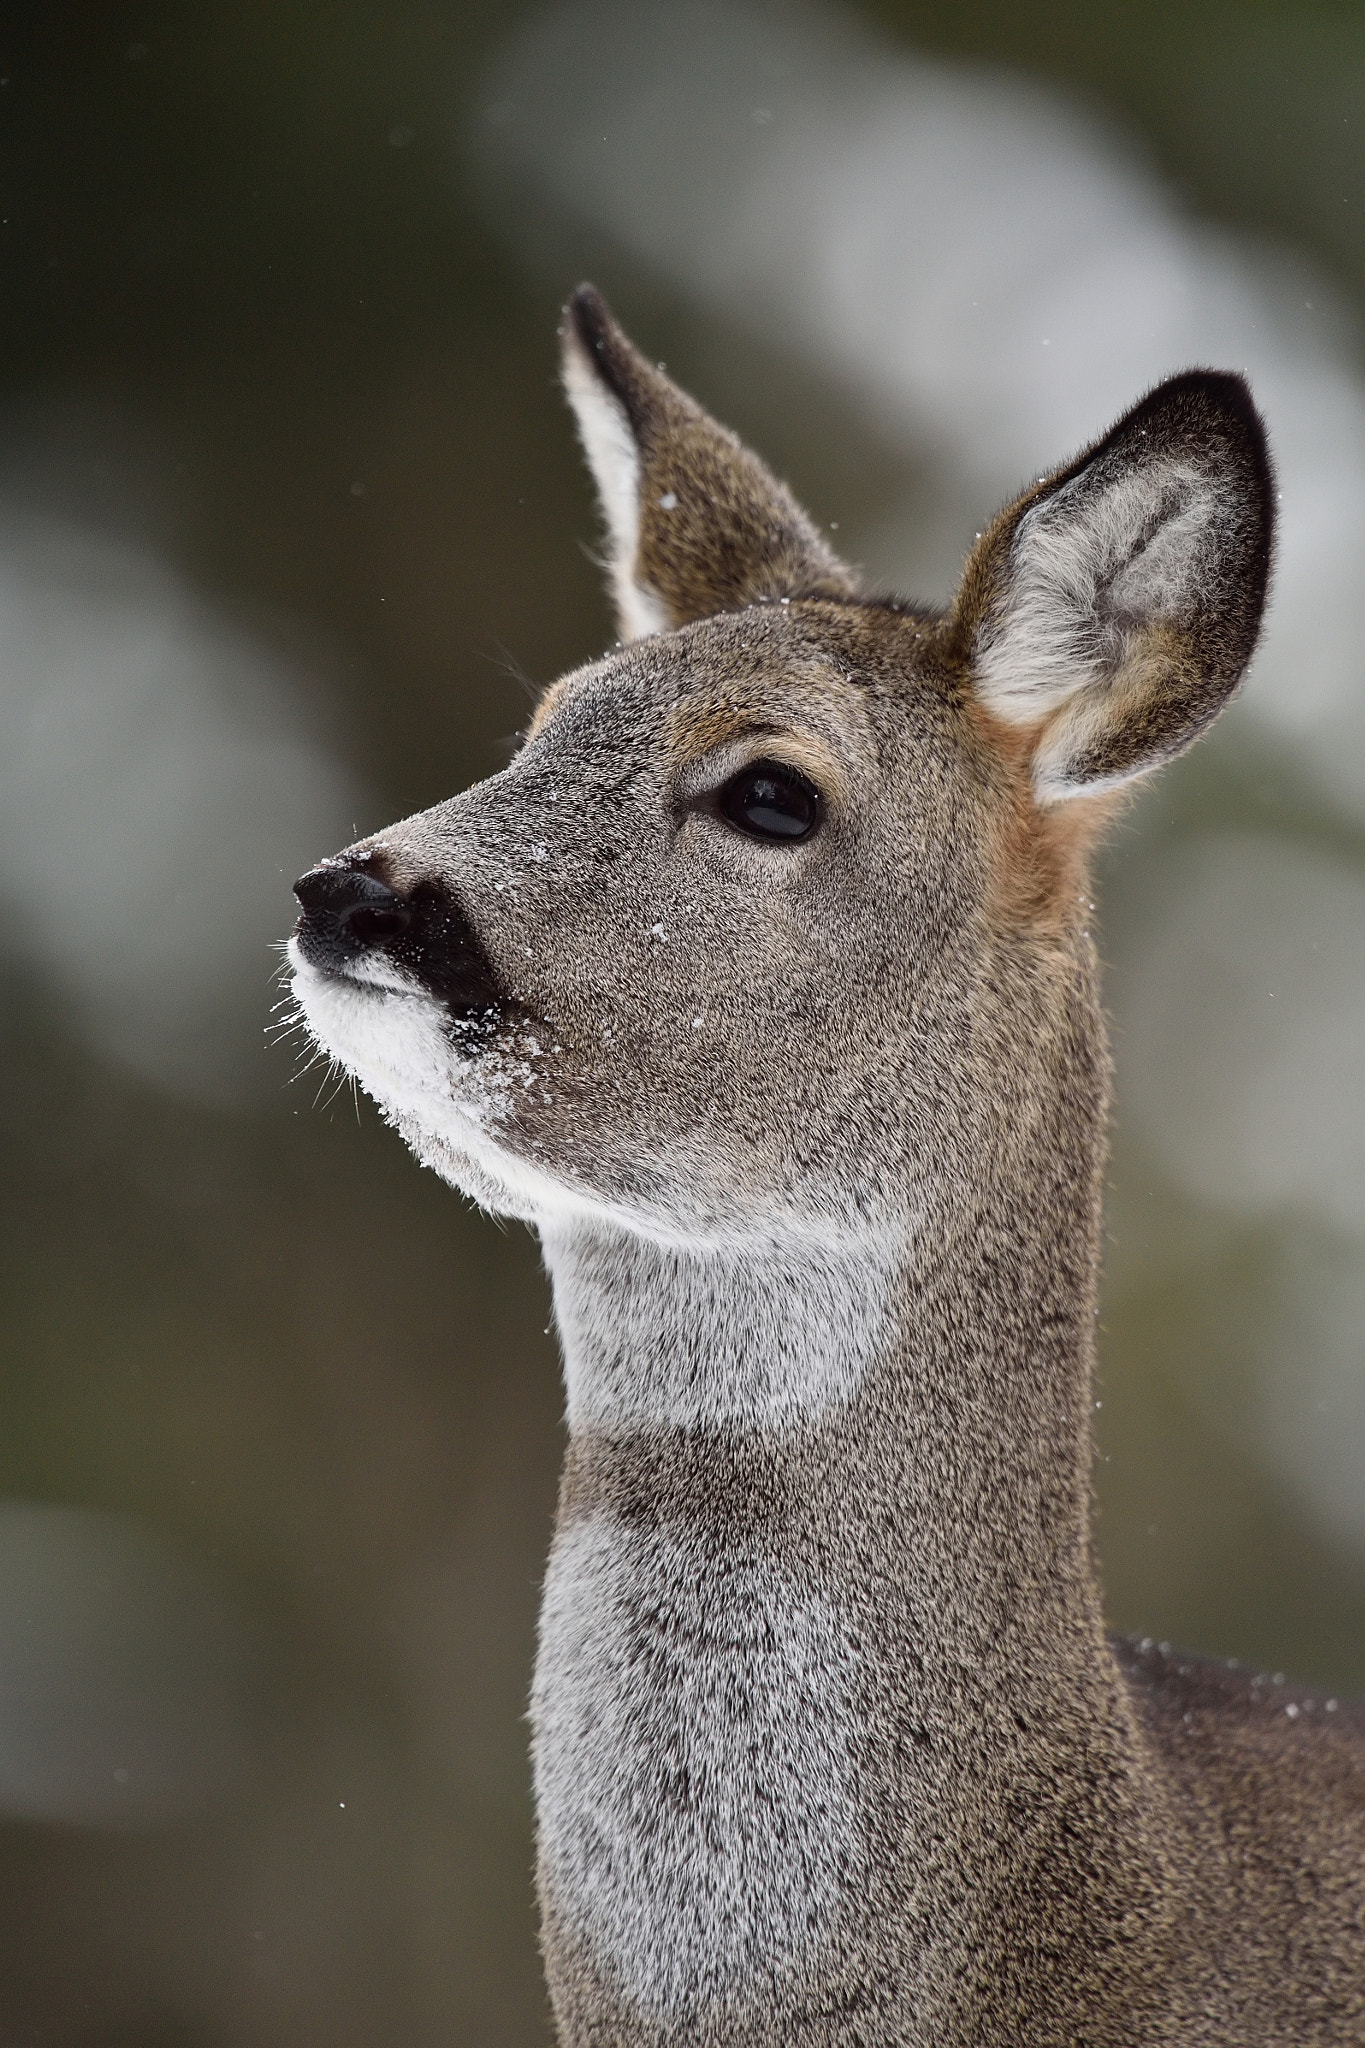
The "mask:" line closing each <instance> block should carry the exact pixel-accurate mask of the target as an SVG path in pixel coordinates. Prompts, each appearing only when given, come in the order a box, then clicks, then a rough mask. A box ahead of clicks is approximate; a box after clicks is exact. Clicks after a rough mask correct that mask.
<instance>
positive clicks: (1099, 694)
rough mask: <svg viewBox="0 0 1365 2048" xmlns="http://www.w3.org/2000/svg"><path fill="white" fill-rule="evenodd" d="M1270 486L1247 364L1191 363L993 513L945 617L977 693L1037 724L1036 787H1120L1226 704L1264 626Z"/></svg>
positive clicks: (1080, 791) (1020, 723) (1049, 798)
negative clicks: (1228, 367)
mask: <svg viewBox="0 0 1365 2048" xmlns="http://www.w3.org/2000/svg"><path fill="white" fill-rule="evenodd" d="M1273 528H1274V489H1273V480H1272V476H1271V469H1270V458H1269V455H1268V453H1267V450H1266V440H1265V430H1264V428H1263V426H1262V424H1261V420H1260V417H1259V415H1258V414H1257V411H1256V408H1255V406H1254V405H1253V404H1252V402H1251V393H1250V391H1249V390H1248V389H1247V386H1246V383H1245V381H1244V380H1243V379H1242V378H1241V377H1235V376H1232V375H1229V374H1226V373H1222V372H1219V371H1213V370H1191V371H1189V372H1187V373H1186V374H1185V375H1184V376H1180V377H1172V378H1171V379H1170V380H1169V381H1168V382H1167V383H1165V384H1160V385H1158V386H1157V388H1156V390H1155V391H1153V392H1151V393H1149V395H1148V396H1147V397H1146V398H1144V399H1143V400H1142V401H1141V403H1140V404H1138V405H1136V406H1134V408H1133V410H1132V411H1131V412H1130V413H1128V414H1126V415H1125V417H1124V418H1123V419H1121V420H1120V421H1119V423H1118V425H1117V426H1116V427H1115V428H1114V429H1113V430H1112V432H1111V433H1109V434H1107V435H1106V436H1105V438H1104V439H1103V440H1102V441H1099V442H1097V443H1096V444H1095V446H1094V447H1093V448H1088V449H1087V450H1086V451H1085V453H1084V454H1083V455H1081V456H1079V457H1078V458H1077V460H1076V461H1075V462H1073V463H1072V464H1070V466H1069V467H1068V468H1066V469H1063V470H1059V471H1058V472H1057V473H1056V474H1055V475H1053V476H1050V477H1046V478H1043V479H1042V480H1041V481H1040V482H1039V483H1038V484H1037V485H1035V487H1034V488H1033V489H1032V490H1031V491H1027V492H1025V494H1024V496H1023V497H1021V498H1020V499H1019V500H1018V502H1017V503H1016V504H1014V505H1011V506H1009V507H1008V508H1007V509H1006V510H1005V511H1004V512H1002V513H1001V514H1000V516H999V518H998V519H997V520H996V521H995V524H994V525H993V526H992V527H991V529H990V531H989V532H988V533H986V534H984V535H983V536H982V538H981V540H980V541H979V542H978V544H977V546H976V548H975V549H974V550H973V552H972V555H971V558H970V559H969V561H968V564H967V570H966V574H965V576H964V578H963V583H962V589H961V592H960V593H959V596H958V601H957V606H956V611H955V622H956V625H957V628H958V632H959V637H960V640H961V642H962V644H963V646H964V651H965V653H966V655H967V658H968V660H969V662H970V664H971V667H972V671H973V675H974V680H975V687H976V691H977V694H978V697H979V699H980V701H981V702H982V703H983V704H984V705H985V706H986V708H987V710H988V711H990V712H992V713H993V714H994V715H995V717H996V718H998V719H1000V720H1002V721H1003V722H1004V723H1005V724H1007V725H1011V726H1014V727H1021V728H1030V727H1032V728H1035V729H1036V731H1035V736H1034V745H1033V779H1034V788H1035V791H1036V793H1037V796H1038V799H1039V801H1040V802H1043V803H1056V802H1058V801H1060V800H1063V799H1065V798H1067V797H1072V796H1084V795H1089V794H1093V793H1097V792H1099V791H1101V790H1106V789H1114V788H1117V787H1118V786H1119V785H1120V784H1121V783H1124V782H1128V781H1130V780H1131V779H1132V778H1133V777H1134V776H1138V775H1145V774H1146V773H1147V772H1148V771H1149V770H1150V769H1152V768H1156V767H1158V766H1159V765H1160V764H1161V763H1162V762H1163V761H1168V760H1170V759H1171V758H1172V756H1173V755H1176V754H1179V753H1181V752H1183V750H1184V749H1185V748H1186V747H1188V746H1189V745H1190V744H1191V742H1192V741H1193V740H1195V739H1197V738H1198V737H1199V735H1200V733H1201V732H1203V730H1204V728H1205V727H1206V726H1207V725H1209V724H1210V723H1211V722H1212V721H1213V719H1214V718H1216V717H1217V715H1218V713H1219V712H1220V711H1221V710H1222V708H1223V706H1224V704H1225V703H1226V702H1227V700H1228V698H1229V697H1230V696H1231V695H1232V692H1233V691H1234V690H1235V689H1236V687H1237V684H1238V683H1239V682H1240V680H1241V678H1242V674H1243V672H1244V670H1245V668H1246V665H1247V663H1248V661H1249V660H1250V659H1251V653H1252V649H1253V648H1254V647H1255V644H1256V636H1257V634H1258V632H1259V631H1260V624H1261V613H1262V610H1263V609H1264V605H1265V594H1266V584H1267V580H1268V577H1269V573H1270V559H1271V546H1272V537H1273Z"/></svg>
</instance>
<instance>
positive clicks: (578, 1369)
mask: <svg viewBox="0 0 1365 2048" xmlns="http://www.w3.org/2000/svg"><path fill="white" fill-rule="evenodd" d="M541 1241H542V1244H543V1246H544V1252H545V1262H546V1264H547V1266H548V1267H549V1269H550V1275H551V1278H552V1280H553V1282H554V1299H555V1317H556V1320H557V1322H558V1325H559V1333H560V1339H561V1342H562V1344H563V1347H564V1379H565V1391H566V1395H567V1403H568V1419H569V1427H570V1429H583V1428H591V1427H597V1428H607V1429H621V1428H629V1427H640V1426H641V1425H656V1426H657V1425H663V1426H669V1425H672V1426H675V1427H684V1428H686V1427H689V1426H697V1425H705V1424H712V1425H715V1424H725V1423H728V1424H731V1425H737V1426H738V1427H741V1428H753V1429H765V1428H766V1429H772V1428H783V1427H788V1426H790V1425H791V1424H792V1423H794V1422H796V1421H798V1420H799V1419H803V1418H804V1419H807V1420H809V1419H813V1418H814V1417H816V1416H819V1415H822V1414H824V1413H826V1412H827V1411H828V1410H830V1409H832V1408H835V1407H837V1406H839V1405H841V1404H842V1403H843V1402H844V1401H846V1400H848V1399H849V1398H850V1396H851V1395H852V1394H853V1393H854V1392H855V1391H856V1389H857V1387H858V1385H859V1383H860V1382H861V1380H862V1378H863V1376H864V1374H865V1373H866V1371H867V1370H868V1368H869V1366H870V1365H871V1363H872V1362H873V1360H874V1359H875V1357H876V1355H877V1352H878V1348H879V1346H880V1345H881V1344H883V1343H884V1342H885V1341H886V1335H887V1327H886V1325H887V1313H888V1300H889V1294H890V1274H891V1257H890V1253H889V1250H888V1248H887V1247H886V1246H885V1245H883V1244H879V1243H878V1242H877V1241H876V1239H875V1238H872V1239H862V1238H859V1239H853V1240H850V1239H849V1238H847V1237H843V1238H841V1237H839V1236H836V1235H835V1234H834V1233H833V1232H831V1233H830V1235H829V1238H828V1239H827V1240H826V1241H821V1240H819V1239H815V1238H812V1239H808V1240H806V1241H803V1242H795V1243H785V1244H784V1243H781V1242H779V1243H777V1244H772V1243H764V1244H754V1245H752V1246H743V1245H741V1246H739V1247H738V1248H730V1247H726V1248H724V1249H719V1248H706V1249H699V1248H696V1247H693V1246H677V1245H668V1244H660V1243H656V1242H654V1241H653V1240H650V1239H647V1238H643V1237H639V1236H636V1235H635V1234H634V1233H631V1232H626V1231H621V1230H616V1229H613V1228H611V1227H603V1226H600V1225H597V1224H595V1223H593V1222H590V1221H582V1222H577V1221H574V1220H566V1221H560V1220H557V1219H556V1220H543V1221H542V1225H541Z"/></svg>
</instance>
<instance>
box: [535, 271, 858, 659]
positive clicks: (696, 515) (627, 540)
mask: <svg viewBox="0 0 1365 2048" xmlns="http://www.w3.org/2000/svg"><path fill="white" fill-rule="evenodd" d="M561 336H562V341H563V363H564V388H565V391H566V392H567V394H568V398H569V403H570V404H571V405H572V407H573V410H574V414H575V417H576V419H577V422H578V431H579V434H580V437H581V439H582V442H583V447H584V450H585V452H586V454H587V458H588V464H589V467H590V468H591V470H592V472H593V476H594V479H595V481H596V484H597V489H598V494H599V497H600V499H601V503H602V512H603V516H604V518H605V521H606V526H607V535H608V544H609V558H608V564H607V567H608V574H609V578H610V583H611V589H612V594H613V596H614V598H615V601H616V610H617V619H618V624H619V627H620V631H621V636H622V638H623V639H627V640H631V639H637V638H638V637H639V636H640V635H641V634H643V633H657V632H665V631H667V630H668V629H670V628H671V627H674V626H681V625H686V624H687V623H688V622H689V621H691V620H694V619H702V618H709V617H711V616H712V615H713V614H714V613H716V612H724V611H735V610H738V609H740V608H741V607H742V606H744V605H749V604H757V603H761V602H763V601H764V600H768V601H775V600H778V599H781V598H784V597H786V598H795V597H836V598H846V597H852V596H854V595H855V594H856V591H857V583H856V579H855V577H854V575H853V572H852V571H851V570H850V569H849V568H847V567H846V565H845V564H844V563H843V562H841V561H840V560H839V558H838V556H837V555H835V554H834V552H833V551H832V549H830V548H829V547H827V546H826V544H825V542H824V540H823V539H822V538H821V536H820V534H819V533H818V531H817V530H816V528H815V525H814V524H813V522H812V521H811V519H810V518H809V517H808V516H807V514H806V513H805V512H803V511H802V509H801V507H800V506H799V505H798V504H797V502H796V500H795V498H793V496H792V494H791V492H790V491H789V490H788V489H787V487H786V485H785V484H782V483H779V482H778V480H777V479H776V477H774V476H772V475H771V474H770V473H769V471H768V470H767V469H765V467H764V466H763V464H762V463H761V462H760V461H759V460H758V458H757V456H755V455H752V454H751V453H750V452H749V450H748V449H747V448H745V447H744V446H743V444H742V443H741V442H740V441H739V440H737V438H736V437H735V435H733V434H732V433H730V432H729V431H728V430H727V429H726V428H725V427H722V426H720V425H718V423H717V422H716V421H715V420H713V419H712V418H711V417H710V415H709V414H707V413H705V412H703V410H702V409H701V407H700V406H699V405H697V404H696V403H695V401H694V400H692V399H691V398H689V397H688V396H687V394H686V393H685V392H683V391H680V390H679V389H678V387H677V385H676V384H674V383H673V382H672V380H671V379H670V378H668V377H666V376H665V375H664V373H663V371H662V370H659V369H656V368H655V367H654V365H653V364H652V363H649V362H647V361H646V360H645V358H644V357H643V356H642V355H641V354H640V352H639V350H638V349H637V348H635V347H634V345H633V344H632V343H631V342H630V341H629V340H628V338H627V337H626V335H625V333H624V332H623V331H622V329H621V328H620V327H619V326H618V325H617V323H616V321H615V320H614V319H613V318H612V315H611V313H610V312H609V311H608V309H607V306H606V303H605V301H604V300H603V299H602V298H601V296H600V294H599V293H598V292H596V291H595V290H594V289H593V287H592V286H591V285H581V286H580V287H579V289H578V290H577V291H576V292H575V293H574V295H573V297H572V298H571V299H570V301H569V303H568V305H567V307H566V308H565V313H564V324H563V327H562V329H561Z"/></svg>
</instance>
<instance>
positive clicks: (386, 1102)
mask: <svg viewBox="0 0 1365 2048" xmlns="http://www.w3.org/2000/svg"><path fill="white" fill-rule="evenodd" d="M289 964H290V966H291V967H292V968H293V970H294V981H293V989H294V997H295V1000H296V1001H297V1003H298V1006H299V1009H300V1011H301V1013H302V1015H303V1020H304V1022H305V1024H306V1025H307V1026H308V1030H309V1032H310V1033H311V1035H312V1037H313V1038H314V1039H315V1040H316V1042H317V1043H318V1045H320V1046H321V1047H322V1050H323V1051H324V1052H325V1053H328V1054H330V1055H331V1057H332V1058H333V1059H334V1060H336V1061H337V1062H338V1063H339V1065H341V1066H343V1067H345V1069H346V1071H347V1072H348V1073H350V1074H354V1075H355V1077H356V1079H357V1081H359V1083H360V1085H361V1087H362V1088H363V1089H364V1090H365V1093H366V1094H367V1095H370V1096H373V1098H374V1100H375V1101H376V1102H377V1103H378V1104H379V1106H380V1108H381V1109H382V1110H384V1111H385V1112H386V1114H388V1115H390V1116H392V1117H395V1118H399V1117H401V1118H403V1119H404V1120H405V1121H409V1120H413V1121H417V1122H420V1123H424V1124H425V1123H431V1122H432V1121H433V1120H434V1119H433V1112H434V1111H436V1110H438V1108H439V1111H440V1115H439V1122H440V1123H441V1125H443V1126H445V1125H449V1124H451V1123H452V1122H455V1121H459V1122H465V1123H469V1124H470V1125H471V1126H472V1125H473V1123H474V1120H475V1119H476V1118H477V1115H478V1105H477V1102H476V1100H475V1097H476V1093H477V1087H476V1085H472V1084H473V1075H474V1065H473V1062H471V1061H469V1060H466V1059H461V1058H460V1056H459V1054H458V1053H457V1052H456V1051H455V1049H454V1047H453V1046H452V1045H451V1043H450V1040H449V1037H448V1036H447V1033H446V1030H445V1013H444V1011H443V1010H442V1008H441V1005H440V1004H439V1003H438V1002H437V1000H436V998H435V997H434V996H431V995H428V994H427V992H426V990H425V989H423V988H421V987H420V986H419V985H418V983H417V982H416V981H415V980H413V979H412V977H411V976H409V975H405V974H404V973H403V972H402V971H401V969H397V968H394V967H392V966H391V965H388V964H387V963H386V964H385V966H384V967H383V969H382V970H381V972H378V973H377V972H375V971H374V970H373V969H371V970H370V971H368V972H362V973H357V974H354V975H352V974H349V973H348V974H346V975H336V974H322V973H319V971H318V969H317V968H316V967H310V966H309V964H308V962H307V961H306V960H305V959H304V957H303V955H302V953H301V952H300V951H299V947H298V941H297V940H296V939H291V940H290V941H289ZM366 965H367V966H368V963H366ZM453 1135H454V1132H453V1131H452V1136H453Z"/></svg>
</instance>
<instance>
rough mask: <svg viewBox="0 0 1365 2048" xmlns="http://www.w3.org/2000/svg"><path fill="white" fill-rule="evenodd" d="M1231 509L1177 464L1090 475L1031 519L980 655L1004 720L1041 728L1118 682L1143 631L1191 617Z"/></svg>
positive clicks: (1018, 535)
mask: <svg viewBox="0 0 1365 2048" xmlns="http://www.w3.org/2000/svg"><path fill="white" fill-rule="evenodd" d="M1222 509H1223V508H1222V506H1221V504H1220V497H1219V493H1218V491H1217V489H1216V487H1215V482H1214V479H1213V478H1212V477H1210V476H1209V475H1208V474H1207V473H1205V472H1202V471H1200V470H1198V469H1196V468H1194V467H1193V466H1192V465H1189V464H1180V463H1173V462H1172V463H1151V464H1147V465H1144V466H1143V467H1141V468H1139V469H1136V470H1130V471H1128V472H1127V473H1126V474H1124V475H1120V476H1117V477H1115V479H1114V480H1113V482H1112V483H1110V484H1108V485H1107V486H1106V487H1104V488H1101V489H1098V490H1097V489H1096V488H1095V484H1094V480H1093V478H1092V477H1091V476H1090V475H1089V474H1088V473H1087V472H1085V471H1082V473H1081V475H1080V476H1078V477H1074V478H1073V479H1072V480H1071V482H1070V483H1067V484H1064V485H1063V486H1062V487H1061V489H1060V490H1058V491H1056V492H1055V493H1054V494H1053V495H1052V496H1051V497H1049V498H1045V499H1043V500H1042V502H1041V503H1040V504H1037V505H1034V506H1033V507H1032V508H1031V509H1030V510H1029V511H1028V512H1026V513H1025V514H1024V516H1023V518H1022V519H1021V520H1020V522H1019V525H1018V528H1017V530H1016V532H1015V535H1014V539H1013V541H1012V542H1011V545H1010V553H1009V562H1008V565H1007V568H1006V571H1005V589H1004V592H1003V597H1002V602H1001V603H1000V604H999V605H998V607H996V609H995V610H994V611H993V613H992V614H991V615H990V616H989V617H988V618H987V619H986V621H985V622H984V624H983V626H982V629H981V633H980V636H979V639H978V644H977V649H976V657H977V681H978V687H979V689H980V692H981V695H982V697H983V699H984V701H985V703H986V704H987V706H988V707H989V709H990V710H991V711H993V712H994V713H995V715H996V716H997V718H1002V719H1004V720H1005V721H1006V722H1007V723H1008V724H1011V725H1031V724H1032V723H1033V722H1034V721H1035V720H1036V719H1039V718H1042V717H1045V716H1046V715H1047V713H1048V712H1050V711H1054V710H1056V709H1057V708H1058V706H1059V705H1061V704H1063V703H1065V701H1066V700H1067V698H1069V697H1071V696H1072V695H1073V694H1074V693H1075V692H1076V691H1078V690H1085V689H1088V688H1091V687H1093V686H1095V685H1096V684H1099V683H1101V682H1102V681H1103V680H1104V678H1105V677H1107V676H1109V675H1112V674H1113V673H1114V672H1115V670H1116V669H1117V668H1118V667H1119V666H1120V664H1121V663H1122V662H1123V660H1124V658H1125V655H1126V654H1127V652H1128V648H1129V645H1130V641H1131V635H1132V633H1133V632H1134V631H1137V632H1141V631H1142V630H1143V629H1144V628H1146V627H1149V626H1151V625H1154V624H1156V623H1157V622H1159V621H1161V620H1171V621H1173V622H1174V621H1176V620H1178V619H1180V618H1181V617H1182V616H1184V615H1186V614H1188V612H1189V610H1190V609H1191V607H1192V605H1193V602H1194V599H1195V595H1196V592H1197V589H1198V583H1199V576H1200V569H1201V565H1202V563H1203V561H1204V559H1205V548H1204V546H1203V542H1204V541H1205V540H1206V539H1207V538H1208V537H1209V536H1210V534H1211V533H1212V532H1213V531H1214V530H1215V529H1216V527H1217V524H1218V521H1219V516H1220V512H1221V510H1222ZM1040 767H1041V764H1040ZM1056 793H1060V792H1056Z"/></svg>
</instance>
